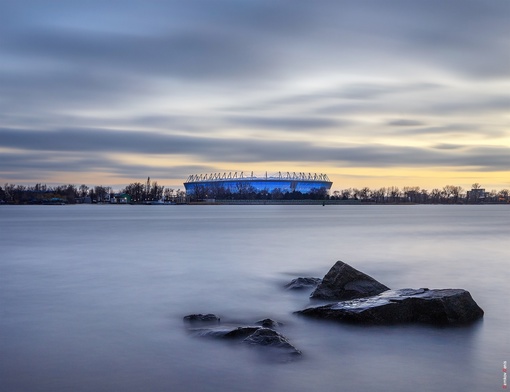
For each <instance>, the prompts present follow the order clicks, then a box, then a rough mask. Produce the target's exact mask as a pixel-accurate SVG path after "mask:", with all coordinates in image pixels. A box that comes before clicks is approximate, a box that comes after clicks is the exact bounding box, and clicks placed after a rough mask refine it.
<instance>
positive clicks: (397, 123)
mask: <svg viewBox="0 0 510 392" xmlns="http://www.w3.org/2000/svg"><path fill="white" fill-rule="evenodd" d="M387 125H391V126H394V127H419V126H422V125H425V123H423V122H422V121H417V120H410V119H405V118H401V119H397V120H391V121H388V122H387Z"/></svg>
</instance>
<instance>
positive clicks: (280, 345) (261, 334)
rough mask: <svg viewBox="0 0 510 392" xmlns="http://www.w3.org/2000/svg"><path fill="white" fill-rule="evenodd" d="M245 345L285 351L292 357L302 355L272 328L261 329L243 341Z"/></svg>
mask: <svg viewBox="0 0 510 392" xmlns="http://www.w3.org/2000/svg"><path fill="white" fill-rule="evenodd" d="M243 343H247V344H251V345H256V346H269V347H273V348H277V349H279V350H283V351H285V352H287V353H288V354H291V355H301V351H299V350H298V349H297V348H296V347H294V346H293V345H292V344H290V342H289V341H288V340H287V338H286V337H285V336H283V335H281V334H280V333H278V332H276V331H275V330H273V329H270V328H259V329H257V330H256V331H255V332H254V333H252V334H251V335H250V336H248V337H247V338H245V339H244V340H243Z"/></svg>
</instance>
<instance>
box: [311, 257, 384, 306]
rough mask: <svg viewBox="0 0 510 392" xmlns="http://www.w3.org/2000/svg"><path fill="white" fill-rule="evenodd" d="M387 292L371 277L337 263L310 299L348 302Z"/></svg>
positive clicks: (344, 264) (339, 262)
mask: <svg viewBox="0 0 510 392" xmlns="http://www.w3.org/2000/svg"><path fill="white" fill-rule="evenodd" d="M386 290H389V287H387V286H385V285H383V284H382V283H380V282H378V281H377V280H375V279H374V278H372V277H371V276H368V275H367V274H364V273H363V272H361V271H358V270H357V269H355V268H353V267H351V266H350V265H349V264H346V263H344V262H343V261H337V262H336V263H335V265H334V266H333V267H331V269H330V270H329V272H328V273H327V274H326V275H325V276H324V278H323V279H322V282H321V283H320V284H319V285H318V286H317V288H316V289H315V290H314V292H313V293H312V294H311V295H310V298H312V299H320V300H348V299H353V298H363V297H370V296H373V295H377V294H380V293H382V292H383V291H386Z"/></svg>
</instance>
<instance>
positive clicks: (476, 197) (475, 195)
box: [467, 188, 487, 203]
mask: <svg viewBox="0 0 510 392" xmlns="http://www.w3.org/2000/svg"><path fill="white" fill-rule="evenodd" d="M486 197H487V192H485V189H483V188H476V189H471V190H470V191H467V201H468V202H469V203H481V202H483V201H484V200H485V198H486Z"/></svg>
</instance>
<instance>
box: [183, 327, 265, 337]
mask: <svg viewBox="0 0 510 392" xmlns="http://www.w3.org/2000/svg"><path fill="white" fill-rule="evenodd" d="M260 328H262V327H260V326H253V327H251V326H247V327H229V326H218V327H210V328H192V329H190V330H189V331H190V332H191V333H192V334H193V335H195V336H199V337H209V338H219V339H233V340H235V339H244V338H246V337H248V336H250V335H251V334H252V333H254V332H255V331H257V330H258V329H260Z"/></svg>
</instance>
